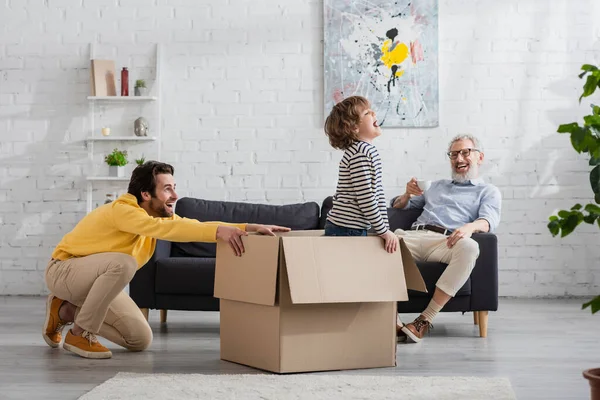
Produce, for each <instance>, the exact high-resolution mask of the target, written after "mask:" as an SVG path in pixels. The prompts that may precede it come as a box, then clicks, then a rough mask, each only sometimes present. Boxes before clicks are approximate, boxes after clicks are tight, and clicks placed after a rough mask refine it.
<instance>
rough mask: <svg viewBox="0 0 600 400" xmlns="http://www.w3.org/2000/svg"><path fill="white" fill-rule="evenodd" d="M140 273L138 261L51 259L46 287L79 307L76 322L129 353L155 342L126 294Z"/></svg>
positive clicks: (101, 256)
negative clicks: (135, 275)
mask: <svg viewBox="0 0 600 400" xmlns="http://www.w3.org/2000/svg"><path fill="white" fill-rule="evenodd" d="M136 271H137V262H136V260H135V258H133V257H132V256H130V255H128V254H123V253H98V254H92V255H90V256H86V257H78V258H71V259H68V260H65V261H60V260H51V261H50V263H48V267H47V268H46V285H48V289H49V290H50V292H51V293H52V294H54V295H55V296H57V297H58V298H60V299H63V300H66V301H68V302H69V303H72V304H74V305H75V306H77V311H76V312H75V323H76V324H77V325H79V326H80V327H81V328H83V329H85V330H87V331H89V332H91V333H94V334H97V335H99V336H102V337H104V338H106V339H108V340H110V341H111V342H113V343H116V344H118V345H119V346H122V347H124V348H126V349H128V350H132V351H141V350H144V349H146V348H148V346H150V344H151V343H152V330H151V329H150V325H148V322H147V321H146V318H144V315H143V314H142V312H141V311H140V309H139V308H138V306H137V305H136V304H135V302H134V301H133V300H132V299H131V297H129V295H127V293H125V292H124V291H123V289H124V288H125V286H127V285H128V284H129V282H130V281H131V279H133V275H134V274H135V272H136Z"/></svg>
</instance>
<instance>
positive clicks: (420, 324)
mask: <svg viewBox="0 0 600 400" xmlns="http://www.w3.org/2000/svg"><path fill="white" fill-rule="evenodd" d="M432 328H433V325H431V322H429V321H427V320H426V319H425V318H423V316H422V315H420V316H418V317H417V319H415V320H414V321H413V322H411V323H410V324H406V325H404V326H403V327H402V332H404V333H405V334H406V336H408V337H409V338H410V339H411V340H412V341H413V342H415V343H419V342H420V341H421V339H423V336H425V334H426V333H427V332H429V330H430V329H432Z"/></svg>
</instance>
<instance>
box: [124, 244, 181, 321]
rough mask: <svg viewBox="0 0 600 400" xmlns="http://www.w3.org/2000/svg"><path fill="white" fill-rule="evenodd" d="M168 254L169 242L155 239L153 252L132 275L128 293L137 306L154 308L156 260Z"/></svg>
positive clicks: (166, 256)
mask: <svg viewBox="0 0 600 400" xmlns="http://www.w3.org/2000/svg"><path fill="white" fill-rule="evenodd" d="M170 256H171V242H168V241H164V240H157V241H156V249H155V250H154V254H153V255H152V257H150V260H148V262H147V263H146V264H144V266H142V268H140V269H138V270H137V272H136V273H135V275H134V276H133V279H132V280H131V282H130V283H129V295H130V296H131V298H132V299H133V301H135V304H137V306H138V307H139V308H152V309H154V308H156V261H157V260H159V259H161V258H168V257H170Z"/></svg>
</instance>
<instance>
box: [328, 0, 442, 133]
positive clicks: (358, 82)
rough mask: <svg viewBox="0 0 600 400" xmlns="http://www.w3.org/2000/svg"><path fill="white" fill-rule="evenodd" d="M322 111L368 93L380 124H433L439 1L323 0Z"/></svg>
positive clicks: (435, 121)
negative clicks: (323, 68)
mask: <svg viewBox="0 0 600 400" xmlns="http://www.w3.org/2000/svg"><path fill="white" fill-rule="evenodd" d="M324 6H325V24H324V26H325V32H324V37H325V41H324V42H325V48H324V67H325V71H324V72H325V101H324V105H325V116H327V115H329V112H330V111H331V108H332V107H333V106H334V105H335V104H336V103H338V102H339V101H341V100H343V99H345V98H346V97H349V96H353V95H361V96H364V97H366V98H367V99H368V100H369V101H370V102H371V106H372V108H373V110H375V112H377V119H378V122H379V124H380V125H381V126H388V127H434V126H438V124H439V106H438V100H439V97H438V5H437V0H418V1H417V0H398V1H394V0H388V1H384V0H368V1H367V0H325V3H324Z"/></svg>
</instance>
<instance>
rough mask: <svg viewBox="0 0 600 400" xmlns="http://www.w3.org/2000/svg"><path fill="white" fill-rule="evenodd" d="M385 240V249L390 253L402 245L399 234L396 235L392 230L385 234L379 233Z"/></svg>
mask: <svg viewBox="0 0 600 400" xmlns="http://www.w3.org/2000/svg"><path fill="white" fill-rule="evenodd" d="M379 237H380V238H382V239H383V241H384V246H385V251H387V252H388V253H394V252H395V251H396V250H398V248H399V247H400V241H399V240H398V236H396V235H394V233H393V232H392V231H387V232H386V233H384V234H383V235H379Z"/></svg>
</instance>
